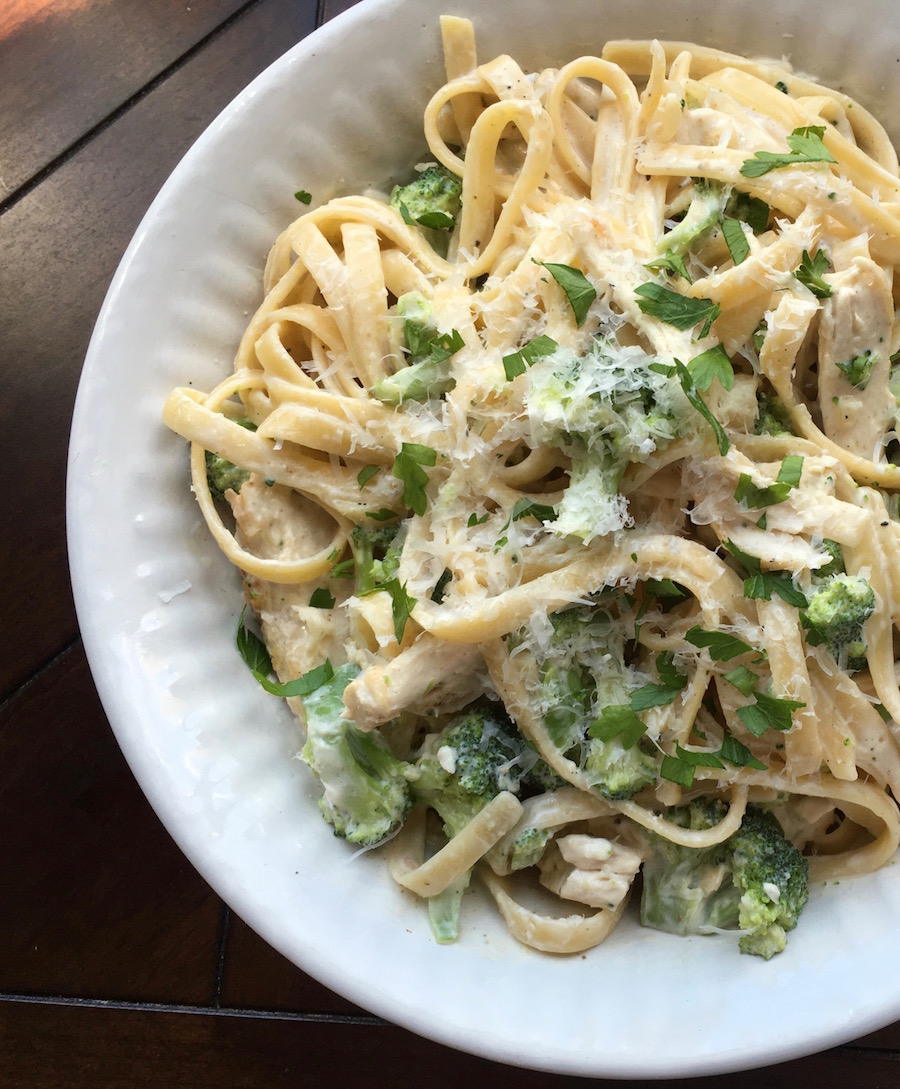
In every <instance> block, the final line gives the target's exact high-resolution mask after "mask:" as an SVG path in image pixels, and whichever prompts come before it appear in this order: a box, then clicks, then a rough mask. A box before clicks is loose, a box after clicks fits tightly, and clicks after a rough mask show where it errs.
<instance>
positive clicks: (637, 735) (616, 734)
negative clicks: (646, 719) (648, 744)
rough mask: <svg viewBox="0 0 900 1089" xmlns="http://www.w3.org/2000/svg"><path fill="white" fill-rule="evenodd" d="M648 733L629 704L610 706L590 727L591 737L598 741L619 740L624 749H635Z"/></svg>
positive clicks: (604, 709) (605, 708) (589, 733)
mask: <svg viewBox="0 0 900 1089" xmlns="http://www.w3.org/2000/svg"><path fill="white" fill-rule="evenodd" d="M646 732H647V727H646V726H645V725H644V723H643V722H642V721H641V720H640V718H639V717H638V716H637V715H636V714H635V712H634V709H633V708H632V707H631V706H630V705H629V704H627V703H613V704H608V705H607V706H606V707H604V708H603V710H602V711H601V712H600V717H599V718H596V719H594V721H593V722H592V723H591V724H590V726H589V727H588V736H589V737H593V738H595V739H596V740H597V741H613V740H614V739H615V738H618V739H619V741H620V743H621V745H622V748H623V749H631V748H634V746H635V745H636V744H637V743H638V741H640V739H641V738H642V737H643V736H644V734H645V733H646Z"/></svg>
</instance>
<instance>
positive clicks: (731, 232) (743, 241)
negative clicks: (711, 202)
mask: <svg viewBox="0 0 900 1089" xmlns="http://www.w3.org/2000/svg"><path fill="white" fill-rule="evenodd" d="M722 235H723V236H724V238H725V245H726V246H727V247H728V252H729V253H730V254H731V260H732V261H734V263H735V264H736V265H739V264H740V263H741V262H742V261H746V260H747V258H748V257H749V256H750V243H749V242H748V241H747V236H746V235H745V234H744V228H743V227H742V226H741V221H740V220H739V219H723V220H722Z"/></svg>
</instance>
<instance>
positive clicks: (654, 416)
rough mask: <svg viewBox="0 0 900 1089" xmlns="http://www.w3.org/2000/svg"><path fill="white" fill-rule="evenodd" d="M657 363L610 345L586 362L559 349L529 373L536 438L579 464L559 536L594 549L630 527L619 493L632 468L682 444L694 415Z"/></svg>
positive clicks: (575, 465) (530, 413) (573, 472)
mask: <svg viewBox="0 0 900 1089" xmlns="http://www.w3.org/2000/svg"><path fill="white" fill-rule="evenodd" d="M652 362H653V360H652V359H651V358H650V357H649V356H647V355H645V354H644V352H643V351H641V349H640V348H637V347H628V348H623V347H621V346H620V345H618V344H615V343H606V344H597V345H595V346H594V348H593V349H592V351H591V352H589V353H588V354H587V355H586V356H576V355H574V354H572V353H570V352H567V351H565V350H562V349H559V350H557V351H556V352H554V353H553V354H552V355H549V356H546V357H545V358H543V359H541V360H539V361H538V362H536V363H535V364H534V365H533V366H532V367H531V369H530V370H529V372H528V387H527V390H526V397H525V403H526V409H527V412H528V417H529V421H530V424H531V429H532V433H533V435H534V438H535V440H536V442H538V443H549V444H551V445H554V446H557V447H558V448H559V449H560V450H562V451H563V453H565V454H567V455H568V456H569V457H570V458H571V460H572V470H571V473H570V477H569V485H568V487H567V488H566V491H565V493H564V494H563V498H562V502H561V504H560V506H559V508H558V512H557V518H556V521H555V522H554V527H553V528H554V530H555V532H557V533H559V534H561V535H572V536H576V537H580V538H581V539H582V540H584V542H585V543H586V544H587V543H590V542H591V541H592V540H593V539H594V538H595V537H599V536H603V535H605V534H608V533H613V532H615V531H617V530H620V529H623V528H624V527H625V526H626V525H628V524H629V515H628V504H627V502H626V500H625V498H624V496H622V495H620V494H619V490H618V489H619V484H620V482H621V479H622V475H623V473H624V472H625V469H626V468H627V467H628V465H630V464H632V463H634V462H643V461H646V460H647V458H648V457H649V456H650V454H652V453H653V451H654V450H656V449H657V447H659V446H662V445H665V444H666V443H668V442H670V441H671V440H672V439H673V438H675V437H676V435H678V434H679V432H680V431H681V429H682V424H683V423H684V422H685V421H686V420H687V419H688V418H689V417H688V414H689V413H690V407H689V404H688V402H687V399H686V398H685V396H684V392H683V390H682V389H681V388H680V386H679V384H678V383H674V382H670V381H668V380H667V378H666V377H665V376H663V375H661V374H658V373H657V372H656V371H654V370H651V364H652Z"/></svg>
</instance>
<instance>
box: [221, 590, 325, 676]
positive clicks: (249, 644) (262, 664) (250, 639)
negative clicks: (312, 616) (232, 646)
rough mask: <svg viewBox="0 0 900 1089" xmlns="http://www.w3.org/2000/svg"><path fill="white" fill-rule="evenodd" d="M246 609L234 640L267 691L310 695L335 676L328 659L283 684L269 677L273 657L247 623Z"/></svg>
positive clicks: (240, 618)
mask: <svg viewBox="0 0 900 1089" xmlns="http://www.w3.org/2000/svg"><path fill="white" fill-rule="evenodd" d="M245 611H246V606H244V608H243V609H241V615H240V616H239V617H238V626H237V636H236V639H235V643H236V644H237V649H238V653H239V654H240V656H241V658H243V660H244V662H245V663H246V664H247V666H248V668H249V670H250V672H251V673H252V674H253V676H254V677H255V678H256V680H257V681H258V682H259V684H260V685H262V687H263V688H264V689H265V690H266V691H267V692H269V693H271V694H272V695H273V696H282V697H292V696H308V695H309V694H310V692H315V690H316V689H317V688H320V687H321V686H322V685H323V684H327V683H328V681H330V680H331V679H332V677H334V668H333V666H332V665H331V661H330V660H329V659H328V658H326V659H325V661H324V662H323V663H322V664H321V665H319V666H316V667H315V669H311V670H309V672H308V673H304V674H303V675H302V676H300V677H298V678H297V679H296V680H294V681H288V682H287V683H285V684H281V683H280V682H278V681H272V680H270V679H269V674H270V673H271V672H272V659H271V657H270V656H269V652H268V650H266V645H265V643H264V642H263V641H262V639H260V637H259V636H258V635H256V633H255V632H252V631H250V629H249V628H248V627H247V626H246V625H245V623H244V613H245Z"/></svg>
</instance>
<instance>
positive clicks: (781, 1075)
mask: <svg viewBox="0 0 900 1089" xmlns="http://www.w3.org/2000/svg"><path fill="white" fill-rule="evenodd" d="M0 1053H2V1054H3V1056H4V1058H5V1059H6V1060H7V1063H8V1065H7V1064H6V1063H5V1064H4V1066H3V1067H0V1089H20V1087H21V1086H23V1085H26V1086H27V1087H28V1089H61V1087H63V1089H132V1087H136V1089H156V1087H157V1086H158V1087H160V1089H162V1087H163V1086H165V1087H166V1089H223V1087H227V1089H288V1087H290V1089H297V1087H299V1086H303V1087H306V1086H310V1087H313V1086H328V1087H332V1086H333V1087H335V1089H373V1087H374V1086H387V1087H390V1089H459V1087H460V1086H477V1087H480V1086H485V1087H487V1086H490V1087H491V1089H576V1087H577V1086H586V1085H590V1086H592V1087H594V1089H605V1087H609V1086H616V1085H618V1086H633V1087H637V1089H640V1087H641V1086H645V1087H649V1086H658V1085H660V1084H665V1085H666V1086H668V1087H669V1089H691V1087H692V1089H701V1087H702V1086H715V1089H759V1086H760V1085H764V1086H766V1089H796V1087H797V1086H807V1085H814V1086H816V1089H848V1087H852V1089H859V1087H860V1086H869V1087H872V1089H875V1087H879V1089H882V1087H884V1089H887V1087H893V1086H896V1085H897V1084H898V1081H900V1078H898V1074H900V1070H898V1066H897V1064H896V1063H895V1062H894V1061H892V1059H891V1058H890V1056H889V1055H887V1054H885V1055H879V1054H872V1053H866V1054H865V1055H864V1056H863V1055H862V1054H860V1053H858V1052H856V1051H855V1050H854V1049H852V1048H842V1049H840V1050H838V1051H832V1052H826V1053H825V1054H822V1055H819V1056H816V1057H814V1058H810V1059H803V1060H797V1061H795V1062H790V1063H783V1064H780V1065H778V1066H772V1067H766V1068H764V1069H762V1070H756V1071H746V1072H744V1073H740V1074H728V1075H721V1076H717V1077H714V1078H709V1079H690V1078H677V1079H674V1080H671V1081H667V1082H665V1083H660V1082H646V1081H644V1082H642V1081H640V1080H638V1081H629V1082H623V1081H614V1080H605V1079H591V1080H590V1081H585V1080H583V1079H581V1078H575V1077H565V1076H561V1075H554V1074H544V1073H539V1072H537V1071H533V1070H522V1069H518V1068H514V1067H510V1066H504V1065H501V1064H498V1063H494V1062H490V1061H488V1060H486V1059H481V1058H477V1057H475V1056H472V1055H466V1054H463V1053H461V1052H457V1051H453V1050H451V1049H450V1048H447V1047H443V1046H441V1045H438V1044H435V1043H432V1042H430V1041H428V1040H423V1039H421V1038H419V1037H417V1036H413V1035H411V1034H410V1033H408V1032H405V1031H404V1030H403V1029H398V1028H395V1027H393V1026H390V1025H361V1024H354V1025H346V1024H335V1023H317V1022H310V1021H301V1020H284V1019H282V1020H279V1019H260V1018H242V1017H236V1016H233V1015H225V1014H216V1015H197V1014H193V1015H185V1014H179V1013H168V1012H156V1011H154V1012H150V1011H142V1010H127V1011H125V1010H109V1009H98V1008H84V1007H76V1006H51V1007H47V1006H34V1005H28V1004H25V1003H9V1004H8V1005H6V1006H5V1007H3V1006H0ZM111 1055H114V1056H115V1057H116V1063H115V1066H111V1065H110V1063H109V1061H108V1060H109V1057H110V1056H111ZM861 1069H864V1070H865V1072H866V1073H865V1076H864V1079H863V1078H862V1077H861ZM12 1071H17V1072H18V1076H19V1077H21V1078H23V1079H27V1080H24V1081H23V1080H14V1078H13V1074H12V1073H11V1072H12Z"/></svg>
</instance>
